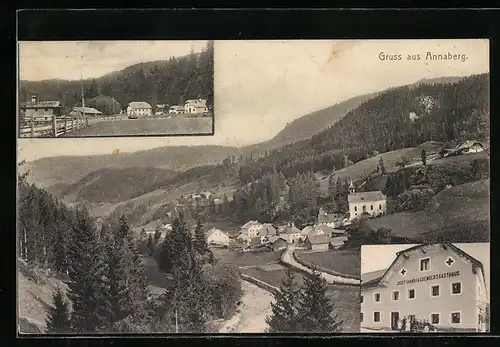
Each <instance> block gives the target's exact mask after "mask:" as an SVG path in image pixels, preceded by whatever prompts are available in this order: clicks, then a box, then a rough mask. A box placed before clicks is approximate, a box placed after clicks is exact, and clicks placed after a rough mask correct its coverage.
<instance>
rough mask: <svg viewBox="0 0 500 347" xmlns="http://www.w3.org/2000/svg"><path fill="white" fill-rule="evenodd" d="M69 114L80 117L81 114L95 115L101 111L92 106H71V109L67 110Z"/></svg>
mask: <svg viewBox="0 0 500 347" xmlns="http://www.w3.org/2000/svg"><path fill="white" fill-rule="evenodd" d="M69 115H70V116H76V117H81V116H83V115H85V116H94V117H95V116H100V115H102V112H101V111H99V110H96V109H95V108H92V107H73V109H71V111H70V112H69Z"/></svg>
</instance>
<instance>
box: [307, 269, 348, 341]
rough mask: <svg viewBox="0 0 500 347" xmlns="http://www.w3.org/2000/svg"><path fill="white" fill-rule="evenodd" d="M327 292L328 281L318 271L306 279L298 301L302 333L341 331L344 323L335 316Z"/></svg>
mask: <svg viewBox="0 0 500 347" xmlns="http://www.w3.org/2000/svg"><path fill="white" fill-rule="evenodd" d="M326 290H327V286H326V281H325V280H324V279H323V278H322V277H321V274H320V273H319V272H318V271H316V270H314V271H313V273H312V274H309V275H307V276H305V277H304V284H303V285H302V287H301V289H300V294H299V301H298V312H299V313H300V318H299V330H300V331H302V332H308V333H312V332H323V333H333V332H338V331H339V330H340V329H341V327H342V321H341V320H339V319H338V317H337V315H335V314H334V312H333V311H334V305H333V303H332V302H331V301H330V299H329V298H328V297H327V296H326Z"/></svg>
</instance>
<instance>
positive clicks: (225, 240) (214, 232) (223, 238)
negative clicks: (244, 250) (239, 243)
mask: <svg viewBox="0 0 500 347" xmlns="http://www.w3.org/2000/svg"><path fill="white" fill-rule="evenodd" d="M229 242H230V238H229V236H228V235H227V234H226V233H225V232H223V231H222V230H219V229H216V228H212V229H210V230H209V231H208V232H207V243H208V244H209V245H228V244H229Z"/></svg>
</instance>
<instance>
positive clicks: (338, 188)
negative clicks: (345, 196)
mask: <svg viewBox="0 0 500 347" xmlns="http://www.w3.org/2000/svg"><path fill="white" fill-rule="evenodd" d="M335 186H336V193H337V194H336V196H335V200H339V198H340V195H341V194H342V181H341V179H340V176H337V181H336V182H335Z"/></svg>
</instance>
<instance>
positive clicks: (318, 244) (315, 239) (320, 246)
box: [304, 234, 330, 251]
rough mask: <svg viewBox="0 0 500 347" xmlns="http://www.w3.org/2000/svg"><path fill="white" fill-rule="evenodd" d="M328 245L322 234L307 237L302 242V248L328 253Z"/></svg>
mask: <svg viewBox="0 0 500 347" xmlns="http://www.w3.org/2000/svg"><path fill="white" fill-rule="evenodd" d="M329 243H330V242H329V240H328V238H327V237H326V236H325V235H324V234H318V235H309V236H307V237H306V239H305V241H304V246H306V247H307V249H311V250H313V251H328V247H329Z"/></svg>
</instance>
